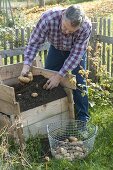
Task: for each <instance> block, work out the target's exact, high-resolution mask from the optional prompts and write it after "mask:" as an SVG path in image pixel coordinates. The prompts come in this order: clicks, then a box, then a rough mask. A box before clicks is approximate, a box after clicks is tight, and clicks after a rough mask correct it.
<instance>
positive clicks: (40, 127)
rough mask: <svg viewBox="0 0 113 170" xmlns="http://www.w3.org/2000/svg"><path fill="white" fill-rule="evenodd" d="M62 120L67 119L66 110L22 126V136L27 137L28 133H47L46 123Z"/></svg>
mask: <svg viewBox="0 0 113 170" xmlns="http://www.w3.org/2000/svg"><path fill="white" fill-rule="evenodd" d="M62 120H69V114H68V111H67V112H63V113H60V114H57V115H54V116H52V117H50V118H47V119H45V120H42V121H40V122H37V123H34V124H32V125H29V126H26V127H24V128H23V134H24V137H25V138H29V137H30V135H33V136H34V135H36V134H42V135H47V125H48V124H50V123H56V122H59V121H62Z"/></svg>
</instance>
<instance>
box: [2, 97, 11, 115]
mask: <svg viewBox="0 0 113 170" xmlns="http://www.w3.org/2000/svg"><path fill="white" fill-rule="evenodd" d="M0 112H1V113H5V114H6V115H11V114H13V112H14V104H11V103H9V102H8V101H4V100H1V99H0Z"/></svg>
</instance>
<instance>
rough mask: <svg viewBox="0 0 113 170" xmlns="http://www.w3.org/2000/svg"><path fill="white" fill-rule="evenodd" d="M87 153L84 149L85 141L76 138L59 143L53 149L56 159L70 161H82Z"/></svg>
mask: <svg viewBox="0 0 113 170" xmlns="http://www.w3.org/2000/svg"><path fill="white" fill-rule="evenodd" d="M87 153H88V151H87V149H86V148H85V147H84V145H83V141H80V140H78V139H77V138H76V137H74V136H70V137H69V138H67V139H65V140H64V141H59V145H58V146H57V147H56V148H55V149H52V154H53V156H54V157H55V158H56V159H67V160H69V161H73V160H75V159H82V158H84V157H85V156H86V155H87Z"/></svg>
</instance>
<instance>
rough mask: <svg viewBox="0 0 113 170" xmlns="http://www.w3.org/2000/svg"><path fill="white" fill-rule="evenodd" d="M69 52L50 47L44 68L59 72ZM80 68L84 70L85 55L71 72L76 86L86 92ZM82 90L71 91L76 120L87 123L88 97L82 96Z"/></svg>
mask: <svg viewBox="0 0 113 170" xmlns="http://www.w3.org/2000/svg"><path fill="white" fill-rule="evenodd" d="M69 54H70V52H69V51H61V50H58V49H56V48H55V47H54V46H52V45H51V46H50V49H49V52H48V56H47V59H46V63H45V68H46V69H49V70H54V71H59V70H60V69H61V67H62V66H63V63H64V62H65V60H66V59H67V58H68V56H69ZM80 66H82V67H83V68H84V69H86V53H85V55H84V56H83V57H82V61H81V63H80V65H78V66H77V68H75V69H74V70H73V71H72V74H74V75H76V80H77V84H82V85H84V90H86V91H87V88H86V81H85V79H84V78H83V77H82V76H81V75H80V74H79V73H78V72H79V70H80ZM81 91H82V90H80V87H78V88H77V89H76V90H73V99H74V103H75V109H76V119H78V120H82V121H87V120H88V119H89V114H88V96H87V95H85V96H82V92H81Z"/></svg>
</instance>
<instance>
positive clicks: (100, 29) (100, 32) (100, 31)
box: [99, 18, 102, 35]
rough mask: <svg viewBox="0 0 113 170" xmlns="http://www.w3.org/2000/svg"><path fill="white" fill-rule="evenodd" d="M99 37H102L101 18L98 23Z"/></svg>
mask: <svg viewBox="0 0 113 170" xmlns="http://www.w3.org/2000/svg"><path fill="white" fill-rule="evenodd" d="M99 35H102V18H100V21H99Z"/></svg>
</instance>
